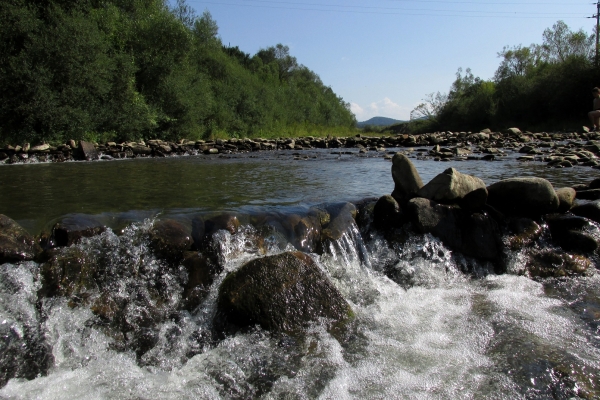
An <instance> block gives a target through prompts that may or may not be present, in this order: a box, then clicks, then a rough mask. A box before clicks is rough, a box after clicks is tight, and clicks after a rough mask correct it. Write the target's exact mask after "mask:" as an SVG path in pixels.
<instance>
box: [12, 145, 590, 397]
mask: <svg viewBox="0 0 600 400" xmlns="http://www.w3.org/2000/svg"><path fill="white" fill-rule="evenodd" d="M305 154H306V155H308V156H309V158H308V159H297V160H294V158H293V156H292V155H291V154H290V153H267V154H263V155H261V156H260V157H257V158H250V157H247V156H245V157H243V156H238V157H232V158H226V159H211V158H208V157H202V156H200V157H181V158H169V159H160V160H157V159H154V160H128V161H114V162H92V163H68V164H32V165H18V166H14V165H13V166H0V187H2V191H1V192H0V213H3V214H6V215H8V216H10V217H11V218H13V219H15V220H17V221H18V222H19V223H20V224H22V225H23V226H25V227H26V228H27V229H29V230H31V231H32V232H33V233H38V232H39V231H41V230H43V229H49V227H51V225H52V224H53V223H54V222H56V221H58V220H61V219H63V218H68V217H69V216H73V215H80V214H84V215H87V216H90V217H93V218H95V219H97V220H100V221H102V222H104V223H105V224H106V225H107V226H109V227H110V228H112V229H108V230H107V231H106V232H104V233H102V234H101V235H98V236H95V237H93V238H88V239H84V240H83V241H82V242H81V243H79V244H76V245H73V246H72V247H73V248H76V249H77V250H78V251H81V252H82V253H84V254H86V255H87V256H89V257H96V258H98V259H102V260H104V261H103V262H104V263H105V268H106V271H107V278H106V279H107V287H109V288H110V290H111V292H113V293H114V294H115V296H116V297H118V298H121V299H124V301H128V302H129V304H130V306H128V308H127V309H126V313H125V316H124V318H125V319H126V320H127V321H129V322H130V323H131V324H132V325H135V324H137V325H140V326H142V324H141V322H139V321H143V320H144V318H145V317H144V315H145V314H147V313H149V312H150V311H149V310H159V311H160V313H162V314H161V315H163V317H162V318H161V319H160V320H159V322H157V323H156V324H155V326H154V328H153V335H154V336H153V338H154V339H153V341H152V345H151V346H149V348H147V349H146V351H144V352H143V353H136V351H134V350H133V349H132V348H129V347H127V346H126V345H125V346H124V345H123V343H128V342H127V341H126V340H124V339H123V338H122V337H118V336H117V335H115V334H114V332H113V331H111V330H110V329H108V328H107V326H105V325H103V324H102V321H101V320H100V319H99V318H98V316H97V315H95V314H94V313H93V312H92V311H91V310H90V307H89V306H85V305H81V304H74V303H73V302H72V299H71V300H69V299H66V298H63V297H50V298H44V299H43V300H41V301H38V298H37V292H38V290H39V289H40V287H41V281H40V270H39V268H40V266H39V265H38V264H36V263H34V262H26V263H21V264H19V265H13V264H3V265H1V266H0V331H1V333H2V341H1V342H0V356H1V357H2V359H3V360H4V361H5V360H6V357H9V358H11V359H13V360H14V361H15V362H14V363H9V364H10V365H12V366H13V367H14V368H15V369H17V370H19V371H20V372H19V374H17V375H18V376H22V378H14V379H11V380H10V381H8V383H7V384H6V385H5V386H4V387H3V388H2V389H0V398H6V399H13V398H15V399H21V398H22V399H30V398H39V399H80V398H86V399H156V398H161V399H163V398H164V399H187V398H202V399H204V398H207V399H210V398H235V399H245V398H257V397H260V398H265V399H279V398H285V399H312V398H323V399H346V398H348V399H363V398H369V399H384V398H385V399H390V398H392V399H394V398H407V399H442V398H443V399H447V398H461V399H462V398H466V399H468V398H489V399H501V398H506V399H513V398H524V399H525V398H527V399H547V398H556V399H568V398H578V397H581V398H600V330H599V325H600V277H599V275H598V274H597V273H595V274H591V275H590V276H587V277H580V278H570V279H565V280H540V281H535V280H532V279H529V278H527V277H524V276H518V275H513V274H504V275H496V274H494V273H493V272H492V271H493V266H492V265H489V264H486V263H479V262H476V261H474V260H471V259H467V258H465V257H463V256H462V255H460V254H458V253H455V252H453V251H451V250H450V249H448V248H447V247H445V246H444V245H443V244H442V243H441V242H440V241H439V240H437V239H436V238H434V237H433V236H431V235H424V236H422V235H419V236H417V235H410V234H407V235H408V239H407V240H406V241H404V242H398V243H390V242H388V241H387V240H386V239H385V238H383V237H381V236H379V235H378V234H377V233H375V232H373V231H370V230H365V231H363V232H361V231H359V229H358V227H356V226H355V225H352V226H351V227H350V229H348V230H347V231H346V232H345V233H344V234H343V235H342V236H341V237H340V238H339V239H338V240H334V241H329V242H327V243H326V245H325V246H323V247H324V248H323V251H322V252H320V254H311V257H313V258H314V259H315V260H316V261H317V263H318V265H319V267H320V268H321V269H322V270H323V271H324V272H325V273H326V274H327V275H328V276H329V277H330V279H331V280H332V282H333V283H334V285H335V286H336V287H337V288H338V289H339V290H340V291H341V293H342V294H343V296H344V298H345V299H346V300H347V301H348V302H349V303H350V305H351V306H352V308H353V310H354V311H355V313H356V319H355V320H354V322H353V323H352V325H351V326H350V327H349V329H348V332H346V333H345V334H344V335H342V336H340V335H334V334H332V333H329V332H328V331H327V330H326V329H325V324H322V323H320V322H315V323H314V324H313V325H312V326H311V327H310V328H309V329H307V330H306V332H304V335H302V336H301V337H294V336H287V335H283V334H281V335H273V334H270V333H269V332H266V331H264V330H262V329H260V328H259V327H256V328H254V329H252V330H250V331H249V332H244V333H238V334H236V335H235V336H232V337H227V338H225V339H224V340H221V339H216V338H215V337H213V336H212V335H211V333H210V331H211V326H212V318H213V315H214V312H215V308H216V295H217V291H218V286H219V284H220V282H221V281H222V280H223V278H224V277H225V276H226V274H227V273H228V272H230V271H234V270H236V269H237V268H239V267H240V266H241V265H242V264H243V263H244V262H246V261H248V260H251V259H253V258H256V257H258V256H261V255H263V254H276V253H279V252H282V251H287V250H290V249H293V245H292V240H291V239H289V238H286V237H284V236H281V235H279V236H278V235H271V236H269V235H267V236H264V235H263V236H262V237H261V234H259V233H258V232H257V230H256V228H255V227H254V226H253V225H252V224H251V223H250V222H251V221H252V218H251V216H252V215H255V214H256V213H260V212H270V213H280V214H291V213H301V212H303V210H304V211H305V210H307V209H308V207H310V206H313V205H315V204H321V203H331V202H339V201H354V200H359V199H362V198H365V197H373V196H375V197H378V196H381V195H383V194H388V193H390V192H391V191H392V189H393V182H392V179H391V174H390V162H389V161H386V160H383V159H382V158H381V157H359V156H358V155H356V154H354V155H348V154H331V151H315V152H310V153H302V155H305ZM415 165H416V167H417V169H418V170H419V172H420V174H421V176H422V177H423V180H424V181H425V182H426V181H428V180H429V179H431V178H432V177H433V176H435V175H436V174H437V173H439V172H441V171H443V170H444V169H446V168H448V167H450V166H453V167H455V168H457V169H458V170H459V171H461V172H465V173H470V174H473V175H476V176H479V177H481V178H482V179H484V181H485V182H486V183H488V184H490V183H493V182H494V181H496V180H499V179H502V178H506V177H510V176H520V175H535V176H541V177H545V178H547V179H549V180H550V181H551V182H553V184H555V186H562V185H564V186H566V185H571V184H575V183H581V182H589V181H590V180H591V179H592V175H593V174H594V173H596V171H595V170H591V169H587V168H585V169H584V168H573V169H570V170H551V169H546V168H544V166H543V165H540V164H518V163H516V162H515V161H499V162H491V163H487V162H482V161H472V162H456V163H452V162H450V163H439V162H437V163H436V162H433V161H419V160H415ZM217 211H233V212H236V213H239V215H240V216H241V217H240V219H241V221H242V228H241V229H240V230H239V231H238V233H236V234H233V235H232V234H230V233H229V232H226V231H218V232H217V234H216V236H215V238H214V239H215V240H216V242H217V243H218V246H217V247H218V250H217V251H218V253H219V260H220V262H221V263H222V265H223V268H224V269H223V272H221V273H220V275H219V276H218V277H217V278H216V279H215V281H214V283H213V284H212V285H211V286H210V288H208V295H207V296H206V298H205V299H204V301H203V302H202V303H201V304H200V305H199V306H198V307H197V308H194V309H193V310H192V311H185V310H180V309H177V307H176V303H177V302H178V301H179V300H180V298H181V293H182V287H183V284H184V282H185V277H182V273H181V272H182V271H181V269H177V268H169V267H167V266H166V265H165V264H164V263H163V261H161V260H158V259H156V258H155V256H154V255H153V253H152V252H151V251H150V250H149V247H148V239H147V233H148V231H149V230H150V229H151V227H152V224H153V222H154V221H155V220H156V219H157V218H158V219H160V218H166V217H173V218H178V219H180V220H186V219H189V218H191V216H193V215H197V214H210V213H213V212H217ZM244 215H245V216H246V217H243V216H244ZM259 237H260V239H261V240H258V238H259ZM71 250H72V249H71ZM507 257H508V258H509V260H510V263H511V264H512V265H511V267H510V268H509V270H511V271H518V270H519V268H521V267H522V265H520V264H521V263H522V261H521V257H520V255H519V253H513V254H508V255H507ZM131 270H135V271H143V273H140V274H139V275H135V274H131V273H128V272H127V271H131ZM465 271H468V272H465ZM156 281H160V282H161V287H162V288H163V289H162V290H164V292H165V293H167V294H168V296H166V298H167V299H168V300H167V301H165V302H163V303H160V304H158V303H157V302H156V300H155V299H154V298H153V297H152V293H151V291H150V289H149V288H150V287H152V286H153V285H154V284H155V283H156ZM100 295H101V294H100V293H91V296H92V298H93V297H94V296H100ZM152 312H154V311H152ZM157 312H158V311H157ZM4 361H3V362H4ZM36 365H37V366H39V365H42V367H40V368H35V367H36ZM43 365H46V367H45V368H44V367H43ZM39 370H42V371H44V373H42V374H39V375H37V376H36V373H35V371H39ZM29 371H33V372H29ZM26 378H27V379H26Z"/></svg>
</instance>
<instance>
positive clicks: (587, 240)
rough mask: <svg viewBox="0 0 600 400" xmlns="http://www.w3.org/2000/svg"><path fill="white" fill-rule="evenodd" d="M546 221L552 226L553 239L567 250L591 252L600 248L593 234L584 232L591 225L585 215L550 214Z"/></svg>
mask: <svg viewBox="0 0 600 400" xmlns="http://www.w3.org/2000/svg"><path fill="white" fill-rule="evenodd" d="M546 222H547V223H548V227H549V228H550V234H551V235H552V240H553V241H554V242H555V243H556V244H558V245H559V246H560V247H562V248H563V249H564V250H566V251H572V252H577V253H579V252H581V253H589V252H592V251H595V250H596V249H597V248H598V243H597V242H596V240H595V239H594V237H593V236H591V235H590V234H587V233H586V232H583V230H584V229H585V228H588V227H590V225H591V224H590V222H589V221H588V220H587V219H586V218H584V217H575V216H568V215H549V216H546Z"/></svg>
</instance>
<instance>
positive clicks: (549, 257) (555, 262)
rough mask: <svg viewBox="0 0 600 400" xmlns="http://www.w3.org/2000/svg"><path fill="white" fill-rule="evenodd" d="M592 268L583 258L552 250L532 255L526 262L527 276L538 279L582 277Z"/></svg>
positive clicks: (588, 261)
mask: <svg viewBox="0 0 600 400" xmlns="http://www.w3.org/2000/svg"><path fill="white" fill-rule="evenodd" d="M592 268H593V263H592V261H590V260H589V259H588V258H586V257H584V256H580V255H570V254H566V253H557V252H556V251H552V250H545V251H540V252H537V253H534V254H532V255H531V256H530V258H529V261H528V262H527V270H528V271H529V275H530V276H531V277H540V278H549V277H563V276H572V275H583V274H585V273H586V271H588V270H589V269H592Z"/></svg>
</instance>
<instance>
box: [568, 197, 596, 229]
mask: <svg viewBox="0 0 600 400" xmlns="http://www.w3.org/2000/svg"><path fill="white" fill-rule="evenodd" d="M577 194H579V192H577ZM571 212H572V213H573V214H575V215H578V216H580V217H585V218H588V219H591V220H592V221H594V222H598V223H600V201H591V202H589V203H585V204H580V205H577V206H574V207H573V208H571Z"/></svg>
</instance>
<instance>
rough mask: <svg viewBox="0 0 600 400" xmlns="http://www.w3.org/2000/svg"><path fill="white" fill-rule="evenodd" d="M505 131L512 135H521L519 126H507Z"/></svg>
mask: <svg viewBox="0 0 600 400" xmlns="http://www.w3.org/2000/svg"><path fill="white" fill-rule="evenodd" d="M507 133H510V134H512V135H515V136H516V135H521V133H522V132H521V130H520V129H519V128H508V129H507Z"/></svg>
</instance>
